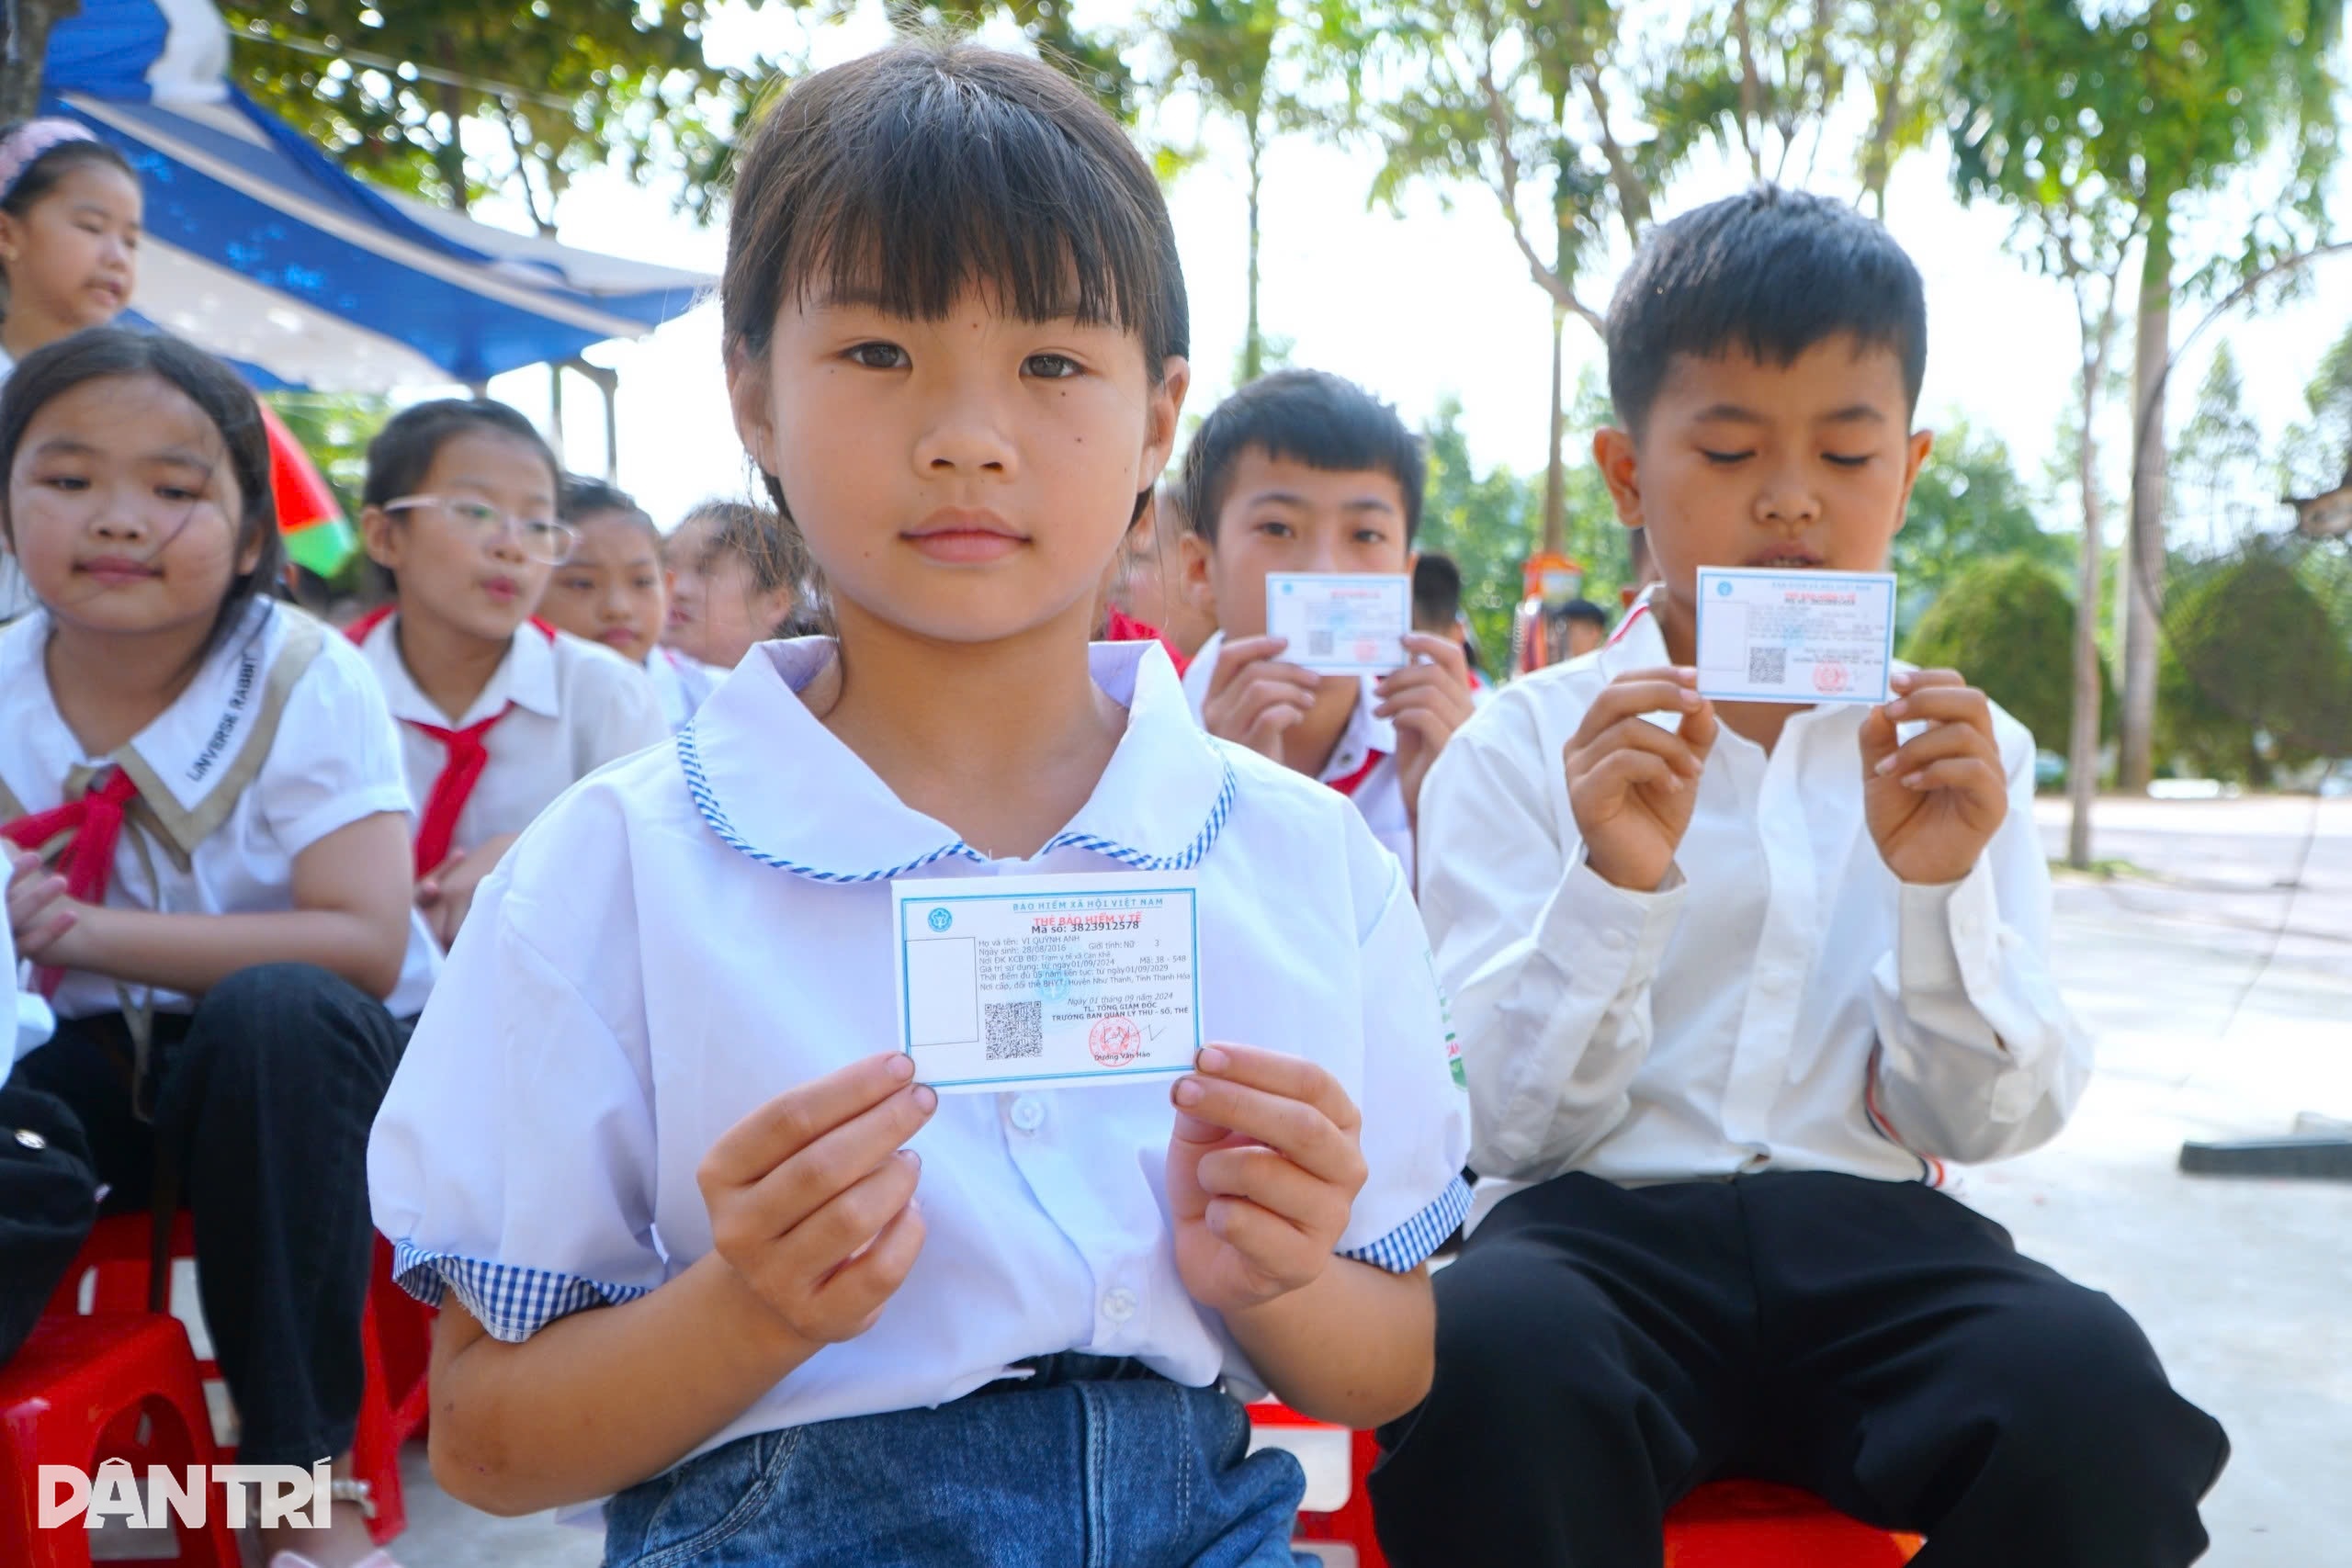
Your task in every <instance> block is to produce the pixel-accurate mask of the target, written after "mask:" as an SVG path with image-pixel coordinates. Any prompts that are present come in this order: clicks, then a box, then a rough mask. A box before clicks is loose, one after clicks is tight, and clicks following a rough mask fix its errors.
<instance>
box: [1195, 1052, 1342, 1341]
mask: <svg viewBox="0 0 2352 1568" xmlns="http://www.w3.org/2000/svg"><path fill="white" fill-rule="evenodd" d="M1171 1098H1173V1099H1174V1100H1175V1102H1176V1127H1175V1131H1174V1132H1173V1133H1172V1134H1170V1137H1169V1140H1168V1207H1169V1210H1170V1213H1171V1214H1172V1216H1173V1218H1174V1220H1175V1223H1176V1272H1177V1274H1178V1275H1179V1276H1180V1277H1181V1278H1182V1280H1183V1281H1184V1289H1185V1290H1186V1291H1188V1292H1191V1293H1192V1297H1193V1300H1194V1301H1196V1302H1198V1303H1201V1304H1202V1305H1203V1306H1204V1307H1208V1308H1210V1309H1212V1310H1213V1311H1216V1312H1232V1311H1235V1310H1237V1309H1238V1308H1243V1307H1252V1306H1259V1305H1262V1304H1263V1303H1267V1302H1270V1301H1272V1300H1273V1299H1274V1298H1275V1297H1277V1296H1282V1295H1286V1294H1288V1293H1289V1292H1292V1291H1295V1290H1297V1289H1299V1288H1300V1287H1302V1286H1305V1285H1311V1284H1313V1283H1314V1282H1315V1280H1317V1278H1318V1277H1320V1276H1321V1274H1322V1272H1323V1270H1324V1269H1325V1268H1327V1267H1328V1266H1329V1263H1330V1261H1331V1249H1332V1248H1333V1247H1337V1246H1338V1245H1339V1242H1340V1233H1341V1232H1342V1231H1344V1230H1346V1229H1347V1228H1348V1214H1349V1212H1350V1211H1351V1209H1352V1208H1353V1207H1354V1204H1355V1199H1356V1194H1357V1193H1358V1192H1359V1191H1361V1190H1363V1181H1364V1164H1363V1153H1362V1152H1361V1151H1360V1150H1359V1149H1358V1148H1357V1146H1356V1139H1357V1134H1358V1133H1359V1132H1360V1131H1361V1129H1362V1127H1363V1119H1362V1118H1361V1117H1360V1116H1358V1115H1357V1113H1356V1108H1355V1104H1354V1102H1353V1101H1352V1100H1349V1099H1348V1096H1347V1093H1346V1091H1345V1090H1343V1089H1340V1084H1339V1080H1338V1079H1336V1078H1334V1077H1332V1076H1331V1075H1330V1074H1329V1073H1328V1072H1325V1071H1324V1070H1323V1069H1322V1068H1321V1067H1319V1066H1316V1065H1315V1064H1314V1063H1313V1062H1310V1061H1307V1060H1306V1059H1305V1058H1303V1057H1299V1056H1290V1055H1283V1054H1282V1053H1281V1052H1278V1051H1266V1050H1261V1049H1260V1048H1258V1047H1257V1046H1254V1045H1211V1046H1209V1047H1207V1048H1206V1049H1204V1051H1202V1053H1201V1055H1200V1060H1199V1061H1198V1063H1196V1064H1195V1072H1194V1076H1193V1077H1186V1078H1180V1079H1178V1080H1177V1083H1176V1088H1175V1089H1174V1090H1173V1092H1172V1096H1171Z"/></svg>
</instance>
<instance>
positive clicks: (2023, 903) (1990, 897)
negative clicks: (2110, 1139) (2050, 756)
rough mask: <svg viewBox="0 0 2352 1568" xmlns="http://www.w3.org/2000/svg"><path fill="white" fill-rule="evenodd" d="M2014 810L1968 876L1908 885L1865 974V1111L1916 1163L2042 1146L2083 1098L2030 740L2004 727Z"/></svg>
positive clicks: (2087, 1051)
mask: <svg viewBox="0 0 2352 1568" xmlns="http://www.w3.org/2000/svg"><path fill="white" fill-rule="evenodd" d="M2000 734H2001V739H2002V747H2001V750H2002V754H2003V759H2004V763H2005V767H2006V771H2007V780H2008V791H2009V813H2008V818H2007V820H2006V821H2004V822H2003V823H2002V824H2001V827H2000V829H1999V830H1998V831H1996V833H1995V834H1994V835H1993V839H1992V841H1991V842H1990V843H1988V844H1987V845H1986V846H1985V852H1984V853H1983V854H1981V855H1979V856H1978V857H1977V861H1976V864H1975V866H1974V867H1973V869H1971V870H1970V872H1969V874H1967V875H1966V876H1965V877H1962V879H1961V880H1960V881H1958V882H1955V883H1951V884H1949V885H1947V886H1905V887H1904V888H1903V889H1902V890H1901V893H1900V895H1899V902H1898V907H1897V911H1896V920H1895V935H1894V946H1893V948H1892V949H1891V950H1890V951H1889V952H1887V953H1885V954H1884V955H1883V956H1882V957H1881V958H1880V960H1879V962H1878V964H1876V966H1875V967H1874V969H1873V970H1872V972H1871V1015H1872V1018H1873V1020H1874V1021H1875V1022H1876V1024H1877V1028H1878V1035H1879V1044H1880V1049H1879V1052H1878V1055H1877V1060H1876V1062H1875V1064H1874V1066H1872V1068H1871V1071H1872V1072H1873V1073H1874V1075H1875V1077H1876V1083H1875V1084H1874V1086H1873V1088H1874V1089H1875V1095H1874V1100H1875V1104H1876V1107H1877V1109H1878V1111H1880V1112H1881V1114H1883V1116H1884V1118H1885V1119H1886V1120H1887V1121H1888V1122H1890V1123H1891V1124H1892V1125H1891V1129H1890V1130H1891V1131H1892V1132H1894V1134H1895V1135H1896V1136H1897V1137H1898V1138H1899V1139H1900V1140H1901V1141H1902V1142H1903V1143H1904V1144H1905V1146H1907V1147H1909V1148H1912V1149H1914V1150H1916V1151H1917V1152H1919V1153H1921V1154H1926V1155H1931V1156H1936V1157H1938V1158H1941V1159H1950V1160H1959V1161H1963V1162H1971V1161H1981V1160H1990V1159H1998V1158H2001V1157H2004V1156H2009V1155H2016V1154H2022V1153H2024V1152H2025V1151H2026V1150H2028V1149H2030V1148H2033V1147H2036V1146H2037V1145H2041V1144H2044V1143H2047V1142H2048V1141H2049V1140H2050V1139H2051V1138H2052V1137H2054V1136H2055V1135H2056V1134H2057V1133H2058V1131H2059V1129H2060V1128H2062V1127H2063V1126H2064V1125H2065V1123H2066V1119H2067V1117H2068V1116H2070V1115H2071V1114H2072V1113H2073V1111H2074V1109H2075V1103H2076V1102H2077V1101H2078V1100H2080V1099H2081V1097H2082V1092H2083V1086H2084V1085H2085V1084H2086V1082H2087V1081H2088V1080H2089V1077H2090V1071H2091V1056H2092V1051H2091V1043H2090V1040H2089V1037H2088V1036H2087V1035H2086V1034H2085V1033H2084V1032H2083V1031H2082V1030H2081V1029H2080V1028H2079V1027H2077V1026H2076V1025H2075V1023H2074V1021H2072V1019H2071V1018H2070V1017H2069V1016H2068V1014H2067V1011H2066V1008H2065V1004H2064V1001H2063V999H2062V998H2060V996H2059V992H2058V987H2057V984H2056V982H2055V981H2054V980H2053V979H2052V976H2051V973H2050V967H2049V953H2050V923H2051V889H2050V869H2049V864H2048V862H2047V861H2046V860H2045V859H2044V857H2043V854H2042V849H2041V836H2040V834H2039V833H2038V831H2037V830H2036V829H2035V827H2034V821H2033V743H2032V740H2031V739H2030V737H2029V736H2027V735H2026V733H2025V731H2024V730H2023V729H2022V728H2019V727H2018V726H2017V725H2016V724H2015V723H2014V721H2011V720H2007V718H2006V717H2004V718H2003V719H2002V721H2001V723H2000Z"/></svg>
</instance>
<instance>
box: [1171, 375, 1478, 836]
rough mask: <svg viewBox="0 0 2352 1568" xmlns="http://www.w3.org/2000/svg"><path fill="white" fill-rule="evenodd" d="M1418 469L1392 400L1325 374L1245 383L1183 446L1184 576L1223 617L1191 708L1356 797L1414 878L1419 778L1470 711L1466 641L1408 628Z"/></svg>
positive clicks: (1219, 731)
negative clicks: (1462, 645)
mask: <svg viewBox="0 0 2352 1568" xmlns="http://www.w3.org/2000/svg"><path fill="white" fill-rule="evenodd" d="M1425 470H1426V465H1425V464H1424V462H1423V460H1422V457H1421V448H1420V442H1419V439H1418V438H1417V437H1415V436H1414V434H1413V433H1412V432H1411V431H1409V430H1408V429H1406V428H1405V425H1404V422H1403V421H1401V420H1399V419H1398V418H1397V411H1396V410H1394V409H1392V408H1390V407H1389V406H1388V405H1387V404H1386V403H1384V402H1382V401H1380V400H1378V399H1376V398H1374V397H1373V396H1372V395H1371V394H1370V393H1369V392H1366V391H1365V390H1364V389H1363V388H1361V387H1358V386H1356V385H1354V384H1353V383H1351V382H1349V381H1345V380H1342V379H1341V378H1339V377H1337V376H1332V375H1328V374H1326V373H1324V372H1322V371H1319V370H1281V371H1277V372H1275V373H1274V374H1273V375H1272V376H1267V377H1263V378H1260V379H1258V380H1256V381H1252V382H1251V383H1250V385H1248V386H1246V387H1244V388H1242V389H1240V390H1239V391H1238V392H1236V393H1234V394H1233V395H1232V396H1231V397H1229V398H1227V399H1226V400H1225V401H1224V402H1222V403H1220V404H1218V405H1217V408H1216V412H1214V413H1212V414H1210V415H1209V417H1208V419H1207V420H1206V421H1205V422H1204V423H1203V424H1202V425H1201V428H1200V431H1199V433H1198V434H1195V435H1194V436H1193V445H1192V446H1191V448H1190V450H1189V451H1187V452H1186V454H1185V457H1184V515H1185V518H1186V520H1187V523H1188V525H1189V531H1188V532H1187V533H1186V535H1185V536H1184V543H1183V551H1184V582H1185V587H1186V591H1187V592H1190V593H1191V594H1192V595H1193V599H1194V602H1195V603H1196V604H1200V605H1201V606H1202V607H1203V608H1204V609H1207V610H1212V611H1213V613H1214V617H1215V619H1216V625H1217V626H1219V628H1221V629H1220V630H1219V631H1218V633H1217V635H1216V636H1215V637H1211V638H1209V640H1208V641H1207V642H1205V643H1204V644H1203V645H1202V646H1201V650H1200V651H1199V652H1198V653H1197V654H1195V655H1193V663H1192V667H1191V668H1190V669H1189V670H1187V671H1185V676H1184V693H1185V695H1186V696H1187V697H1189V698H1190V699H1191V701H1192V704H1193V712H1194V713H1195V714H1197V715H1199V716H1200V718H1201V722H1202V724H1203V725H1204V727H1205V728H1207V729H1208V732H1209V733H1210V734H1212V735H1216V736H1220V737H1222V738H1224V739H1227V740H1234V741H1238V742H1239V743H1240V744H1242V745H1244V746H1247V747H1249V748H1250V750H1253V751H1257V752H1259V753H1261V755H1264V756H1266V757H1270V758H1272V760H1274V761H1277V762H1280V763H1282V764H1283V765H1284V766H1286V767H1288V768H1291V769H1293V770H1294V771H1295V772H1297V773H1305V774H1306V775H1307V777H1309V778H1315V779H1320V780H1322V781H1323V782H1324V783H1325V784H1329V785H1330V786H1331V787H1332V788H1333V789H1336V790H1338V791H1339V792H1340V794H1342V795H1347V796H1349V797H1350V798H1351V799H1352V800H1353V801H1354V802H1355V804H1356V808H1357V809H1358V810H1360V811H1361V812H1363V818H1364V821H1365V822H1366V823H1367V824H1369V825H1370V827H1371V828H1372V830H1373V833H1374V836H1375V837H1377V838H1378V839H1379V840H1380V841H1381V842H1382V843H1384V844H1385V845H1387V846H1388V848H1389V849H1390V850H1391V851H1393V852H1395V853H1396V855H1397V859H1398V860H1400V861H1402V862H1403V863H1404V865H1405V868H1406V872H1407V874H1408V876H1409V875H1410V874H1411V871H1412V867H1413V823H1414V818H1415V815H1416V813H1417V812H1418V811H1419V802H1420V794H1421V781H1422V780H1423V779H1425V778H1427V777H1428V776H1429V769H1430V762H1431V761H1435V760H1436V757H1437V754H1438V753H1439V752H1440V751H1441V750H1443V749H1444V747H1445V743H1446V741H1447V740H1448V739H1451V738H1452V736H1453V732H1454V731H1455V730H1456V729H1458V728H1461V726H1462V724H1463V722H1464V720H1465V719H1467V718H1468V717H1469V716H1470V714H1471V702H1470V689H1469V670H1468V666H1467V665H1466V664H1465V663H1464V659H1463V655H1462V649H1460V648H1459V647H1457V646H1456V645H1455V644H1454V643H1453V640H1452V639H1451V638H1449V637H1438V636H1433V635H1431V634H1429V633H1426V632H1417V631H1414V630H1412V629H1411V614H1412V608H1411V602H1412V586H1411V578H1410V575H1409V574H1410V572H1411V571H1412V568H1413V534H1414V531H1415V530H1416V529H1417V528H1418V527H1419V525H1420V520H1421V484H1422V479H1423V476H1424V473H1425ZM1270 580H1271V582H1270ZM1276 615H1281V616H1282V617H1283V622H1282V625H1280V626H1275V625H1272V621H1273V619H1274V617H1275V616H1276ZM1285 632H1287V633H1289V634H1293V635H1282V634H1284V633H1285Z"/></svg>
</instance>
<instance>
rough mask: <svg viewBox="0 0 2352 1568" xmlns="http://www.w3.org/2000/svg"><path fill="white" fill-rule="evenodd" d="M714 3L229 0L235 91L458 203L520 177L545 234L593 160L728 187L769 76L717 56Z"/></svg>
mask: <svg viewBox="0 0 2352 1568" xmlns="http://www.w3.org/2000/svg"><path fill="white" fill-rule="evenodd" d="M749 3H750V4H752V5H753V6H760V5H762V4H763V3H764V0H749ZM709 10H710V6H709V4H708V0H631V3H630V4H626V5H616V4H610V3H608V0H492V3H483V0H400V3H399V4H397V5H386V4H383V3H382V0H293V3H291V4H288V5H274V6H253V5H243V6H240V5H229V6H223V7H222V13H223V15H224V16H225V17H227V19H228V22H229V25H230V28H232V35H233V38H234V40H235V49H234V52H233V58H232V62H231V74H232V76H233V77H234V78H235V80H236V82H237V84H238V85H240V86H242V87H243V88H244V89H245V91H246V92H248V93H250V94H252V95H253V96H254V97H255V98H256V99H258V100H259V101H260V102H261V103H263V104H264V105H266V106H267V107H269V108H270V109H271V110H272V111H273V112H275V113H276V114H277V115H278V116H279V117H280V118H284V119H285V120H287V121H288V123H289V124H291V125H292V126H293V127H294V128H295V129H296V130H299V131H300V132H301V133H302V134H303V135H304V136H305V137H306V138H308V139H309V140H310V141H311V142H313V143H314V144H316V145H318V146H320V147H322V148H324V149H325V150H326V152H327V153H328V154H329V155H330V156H331V157H333V158H334V159H335V160H336V161H337V162H339V163H340V164H343V166H344V167H345V168H347V169H349V170H351V171H352V172H353V173H354V174H356V175H364V176H365V177H367V178H368V179H370V180H373V181H375V182H377V183H379V184H380V185H384V186H390V187H391V188H393V189H396V190H403V191H409V192H412V193H414V194H417V195H420V196H423V197H426V198H427V199H430V200H433V201H436V202H439V203H442V204H443V205H446V206H448V207H451V208H454V209H457V210H458V211H460V212H463V211H464V210H466V209H467V207H468V206H469V204H470V203H471V201H472V200H473V199H474V197H476V196H478V195H480V194H481V193H482V192H484V191H486V190H489V189H492V188H493V187H498V188H511V189H513V190H514V191H515V194H516V195H518V196H520V197H522V198H523V200H524V202H525V203H526V206H527V207H528V209H530V211H531V214H532V216H533V217H534V218H535V219H536V220H537V221H538V222H539V224H540V226H541V227H542V229H546V228H550V227H552V225H553V222H554V212H555V208H556V204H557V202H558V200H559V199H560V197H561V196H562V194H563V190H564V187H565V186H567V185H568V184H569V183H570V182H571V178H572V177H573V176H574V175H577V174H579V173H580V172H581V171H582V170H584V169H588V168H592V167H600V166H605V165H608V164H615V163H618V164H620V165H621V166H623V167H624V168H626V169H627V170H628V172H629V174H630V175H631V176H632V177H634V178H638V179H640V180H641V179H644V178H646V177H648V176H649V175H650V174H651V173H652V172H654V171H655V170H657V169H660V168H663V167H668V166H675V167H677V168H679V169H681V170H682V171H683V172H684V175H685V179H684V182H683V184H682V186H681V189H682V191H684V193H686V195H687V197H690V198H700V199H704V200H706V201H707V193H711V192H714V191H715V190H716V189H717V188H718V181H717V180H716V178H715V177H714V176H716V175H717V174H718V171H719V170H720V169H721V167H722V166H723V164H724V162H725V160H726V158H727V157H728V156H729V153H730V152H731V151H732V135H731V132H732V129H733V125H734V122H735V119H736V118H737V117H738V115H739V113H740V111H741V109H742V108H743V107H745V105H746V104H747V103H748V102H749V100H750V98H751V96H752V94H753V93H755V92H756V91H757V90H758V89H759V87H760V86H761V85H762V83H763V80H764V79H765V77H766V75H767V74H768V73H766V72H763V71H752V72H741V71H731V70H725V69H721V68H719V67H718V66H715V65H713V64H711V63H710V62H709V61H708V59H707V57H706V56H705V54H704V52H703V36H704V28H705V26H706V24H707V19H708V14H709ZM469 124H480V125H482V126H484V127H487V128H490V129H492V130H495V131H496V132H497V134H498V138H499V141H501V142H502V143H503V152H504V153H505V156H504V157H503V158H500V159H486V158H483V157H481V156H477V155H475V154H473V153H469V151H468V149H467V146H466V144H465V141H464V138H463V131H464V129H465V127H466V126H467V125H469ZM476 145H477V146H480V145H481V142H480V141H477V143H476ZM706 210H707V209H706Z"/></svg>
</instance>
